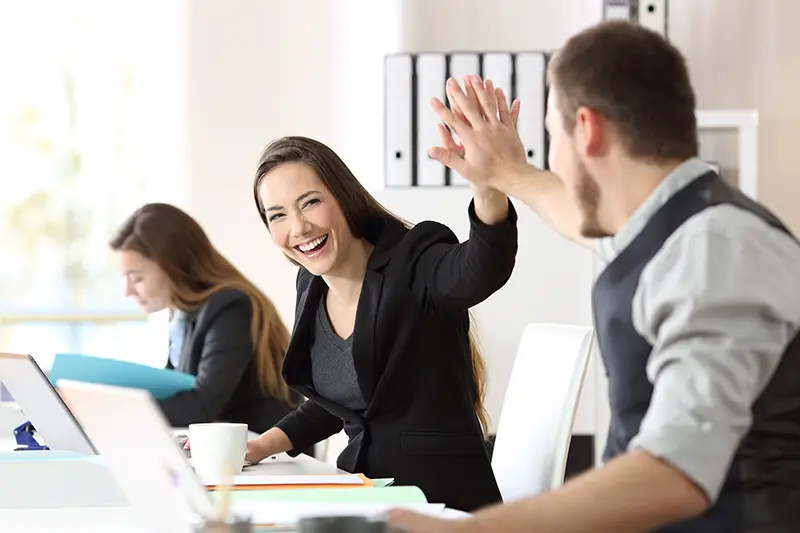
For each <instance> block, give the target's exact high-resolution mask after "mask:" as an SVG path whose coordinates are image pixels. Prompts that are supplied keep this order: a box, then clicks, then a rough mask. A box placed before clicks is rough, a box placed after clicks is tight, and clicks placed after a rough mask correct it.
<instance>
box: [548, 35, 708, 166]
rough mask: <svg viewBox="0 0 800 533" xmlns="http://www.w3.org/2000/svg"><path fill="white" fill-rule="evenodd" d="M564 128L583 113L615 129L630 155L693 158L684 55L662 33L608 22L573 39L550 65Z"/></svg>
mask: <svg viewBox="0 0 800 533" xmlns="http://www.w3.org/2000/svg"><path fill="white" fill-rule="evenodd" d="M549 78H550V82H551V83H552V85H553V89H554V90H555V91H556V92H557V94H558V100H559V111H560V112H561V114H562V116H563V121H564V127H565V128H566V130H567V132H569V133H572V132H573V131H574V129H575V114H576V113H577V111H578V109H579V108H580V107H588V108H590V109H593V110H595V111H596V112H598V113H600V114H601V115H603V116H604V117H605V118H606V119H607V120H608V121H609V122H610V123H611V124H612V125H613V127H614V129H615V131H616V133H617V134H618V135H619V137H620V140H621V142H622V143H623V146H624V147H625V148H626V150H627V151H628V153H629V154H630V155H631V157H635V158H639V159H644V160H649V161H654V162H663V161H669V160H683V159H688V158H690V157H693V156H696V155H697V152H698V147H697V121H696V118H695V114H694V113H695V96H694V91H693V90H692V85H691V82H690V81H689V72H688V69H687V68H686V62H685V61H684V58H683V56H682V55H681V53H680V52H679V51H678V50H677V49H676V48H675V47H674V46H672V45H671V44H670V43H669V42H667V41H666V39H664V38H663V37H662V36H661V35H659V34H657V33H655V32H653V31H651V30H648V29H646V28H644V27H642V26H637V25H635V24H631V23H629V22H623V21H611V22H603V23H601V24H598V25H595V26H592V27H590V28H587V29H586V30H584V31H582V32H580V33H578V34H577V35H575V36H573V37H572V38H571V39H569V41H567V43H566V45H565V46H564V47H563V48H562V49H561V50H559V51H558V52H557V53H556V54H555V56H554V57H553V59H552V60H551V62H550V66H549Z"/></svg>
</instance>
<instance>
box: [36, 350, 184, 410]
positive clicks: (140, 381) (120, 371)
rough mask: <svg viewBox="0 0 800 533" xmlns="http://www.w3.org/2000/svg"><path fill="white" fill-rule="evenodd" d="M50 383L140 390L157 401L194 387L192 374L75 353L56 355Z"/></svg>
mask: <svg viewBox="0 0 800 533" xmlns="http://www.w3.org/2000/svg"><path fill="white" fill-rule="evenodd" d="M49 378H50V382H51V383H53V384H54V385H56V384H57V382H58V380H59V379H68V380H71V381H83V382H87V383H100V384H102V385H113V386H117V387H127V388H132V389H144V390H147V391H149V392H150V394H152V395H153V397H154V398H155V399H157V400H161V399H164V398H168V397H170V396H172V395H173V394H175V393H177V392H181V391H184V390H190V389H191V388H192V387H194V383H195V377H194V376H192V375H189V374H185V373H183V372H178V371H176V370H168V369H165V368H153V367H151V366H147V365H141V364H138V363H131V362H128V361H119V360H117V359H106V358H103V357H92V356H88V355H77V354H56V357H55V359H54V360H53V367H52V369H51V370H50V375H49Z"/></svg>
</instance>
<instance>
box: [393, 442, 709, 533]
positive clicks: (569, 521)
mask: <svg viewBox="0 0 800 533" xmlns="http://www.w3.org/2000/svg"><path fill="white" fill-rule="evenodd" d="M706 506H707V502H706V499H705V497H704V495H703V492H702V491H701V490H700V489H698V488H697V487H696V486H695V485H693V484H692V483H691V482H690V481H688V480H687V479H686V478H685V477H684V476H682V475H681V474H680V473H678V472H677V471H676V470H675V469H673V468H672V467H670V466H669V465H667V464H666V463H664V462H662V461H660V460H658V459H656V458H655V457H653V456H652V455H650V454H648V453H646V452H642V451H636V452H632V453H629V454H626V455H624V456H621V457H619V458H617V459H614V460H613V461H610V462H609V463H608V464H607V465H605V466H604V467H603V468H600V469H596V470H592V471H590V472H587V473H585V474H582V475H580V476H578V477H576V478H574V479H572V480H570V481H568V482H567V483H566V484H565V485H564V486H563V487H562V488H561V489H560V490H557V491H553V492H548V493H544V494H541V495H539V496H536V497H534V498H529V499H525V500H520V501H518V502H514V503H510V504H506V505H496V506H493V507H490V508H488V509H486V510H483V511H479V512H478V513H476V514H475V515H474V517H473V518H472V519H469V520H464V521H453V522H451V521H439V520H434V519H431V518H428V517H425V516H421V515H416V514H413V513H408V512H405V511H395V512H392V513H391V514H390V515H389V518H390V522H391V523H392V525H395V526H398V527H400V528H401V529H402V531H403V532H404V533H406V532H407V533H494V532H496V531H502V532H503V533H542V532H547V533H644V532H647V531H651V530H653V529H656V528H659V527H661V526H664V525H666V524H669V523H672V522H676V521H679V520H682V519H687V518H691V517H693V516H696V515H698V514H700V513H702V512H703V511H704V510H705V509H706Z"/></svg>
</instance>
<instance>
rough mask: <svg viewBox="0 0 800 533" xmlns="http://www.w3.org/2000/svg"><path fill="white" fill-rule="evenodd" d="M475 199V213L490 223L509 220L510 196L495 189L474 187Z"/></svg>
mask: <svg viewBox="0 0 800 533" xmlns="http://www.w3.org/2000/svg"><path fill="white" fill-rule="evenodd" d="M472 196H473V198H474V200H475V215H476V216H477V217H478V218H479V219H480V221H481V222H483V223H484V224H488V225H490V226H491V225H494V224H500V223H501V222H505V221H506V220H508V196H506V195H505V194H503V193H502V192H500V191H497V190H494V189H482V188H478V187H472Z"/></svg>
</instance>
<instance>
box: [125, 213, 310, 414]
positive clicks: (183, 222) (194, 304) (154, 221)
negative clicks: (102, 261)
mask: <svg viewBox="0 0 800 533" xmlns="http://www.w3.org/2000/svg"><path fill="white" fill-rule="evenodd" d="M109 244H110V246H111V248H112V249H113V250H114V251H121V250H130V251H134V252H137V253H139V254H141V255H142V256H144V257H145V258H147V259H149V260H150V261H153V262H155V263H156V264H157V265H158V266H159V267H160V268H161V269H162V270H163V271H164V272H165V273H166V275H167V278H168V279H169V283H170V288H171V290H172V305H173V306H174V307H175V308H177V309H180V310H182V311H192V310H194V309H197V308H198V307H200V306H201V305H202V304H203V303H204V302H205V301H206V300H207V299H208V298H209V296H211V295H212V294H213V293H215V292H217V291H219V290H220V289H223V288H230V289H236V290H238V291H241V292H243V293H244V294H246V295H247V297H248V298H249V299H250V303H251V306H252V312H253V320H252V322H251V325H250V335H251V338H252V341H253V354H254V362H255V369H256V373H257V378H258V383H259V386H260V387H261V390H262V391H263V392H264V393H265V394H268V395H269V396H272V397H274V398H277V399H280V400H283V401H284V402H286V403H287V404H290V405H293V404H294V403H295V402H294V401H293V400H292V398H291V395H290V392H289V388H288V387H287V386H286V383H285V382H284V381H283V378H282V376H281V365H282V361H283V356H284V354H285V353H286V348H287V347H288V346H289V331H288V330H287V329H286V326H285V325H284V324H283V322H282V321H281V318H280V316H279V315H278V312H277V310H276V309H275V306H274V305H273V304H272V302H271V301H270V300H269V299H268V298H267V297H266V296H265V295H264V294H263V293H262V292H261V291H260V290H258V289H257V288H256V287H255V285H253V284H252V283H251V282H250V281H249V280H248V279H247V278H246V277H245V276H244V275H243V274H242V273H241V272H239V270H238V269H237V268H236V267H234V266H233V265H232V264H231V263H230V261H228V260H227V259H225V257H224V256H223V255H222V254H221V253H219V251H218V250H217V249H216V248H214V246H213V245H212V244H211V241H210V240H209V239H208V236H207V235H206V233H205V232H204V231H203V228H201V227H200V224H198V223H197V221H195V220H194V219H193V218H192V217H191V216H189V215H188V214H187V213H185V212H184V211H182V210H180V209H178V208H177V207H175V206H172V205H169V204H162V203H152V204H147V205H144V206H142V207H141V208H139V209H137V210H136V211H135V212H134V213H133V214H132V215H131V216H130V217H129V218H128V220H126V221H125V223H124V224H122V227H121V228H120V229H119V231H118V232H117V234H116V235H115V236H114V238H113V239H112V240H111V242H110V243H109Z"/></svg>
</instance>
